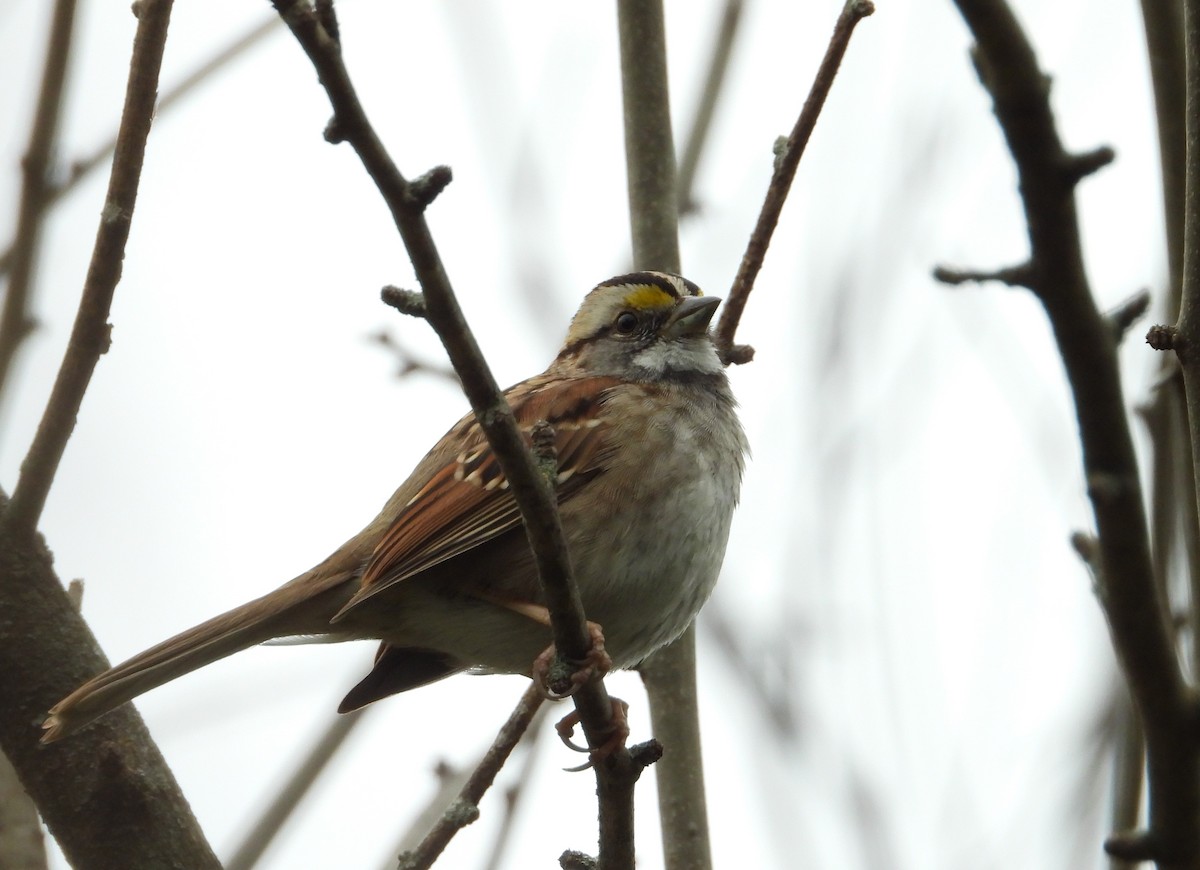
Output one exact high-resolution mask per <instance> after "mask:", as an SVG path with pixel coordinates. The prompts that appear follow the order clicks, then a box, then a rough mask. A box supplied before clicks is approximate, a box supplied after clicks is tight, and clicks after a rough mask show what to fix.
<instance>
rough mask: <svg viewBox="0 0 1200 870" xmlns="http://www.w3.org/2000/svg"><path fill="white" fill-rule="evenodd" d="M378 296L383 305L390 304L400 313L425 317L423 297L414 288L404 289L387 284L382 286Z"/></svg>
mask: <svg viewBox="0 0 1200 870" xmlns="http://www.w3.org/2000/svg"><path fill="white" fill-rule="evenodd" d="M379 297H380V298H381V299H382V300H383V302H384V304H385V305H390V306H392V308H395V309H396V310H397V311H399V312H400V313H401V314H407V315H408V316H409V317H420V318H424V317H425V314H426V309H425V297H424V296H422V295H421V294H420V293H418V292H417V291H416V290H405V289H404V288H403V287H393V286H392V285H390V284H389V285H388V286H386V287H384V288H383V290H382V291H381V292H380V294H379Z"/></svg>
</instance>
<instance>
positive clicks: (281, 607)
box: [42, 575, 356, 743]
mask: <svg viewBox="0 0 1200 870" xmlns="http://www.w3.org/2000/svg"><path fill="white" fill-rule="evenodd" d="M305 581H307V582H305ZM350 581H351V578H350V577H348V576H345V575H342V576H333V577H327V578H318V577H313V576H309V577H298V578H296V580H294V581H292V582H291V583H289V584H287V585H286V586H284V587H282V588H280V589H277V590H275V591H274V592H271V593H269V594H267V595H264V596H263V597H262V598H257V599H255V600H254V601H250V602H247V603H246V604H243V605H241V606H240V607H235V608H234V609H233V610H230V611H227V612H226V613H223V614H221V615H220V616H216V617H213V618H212V619H210V620H208V621H207V622H203V623H201V624H200V625H197V626H195V627H194V628H189V629H188V630H187V631H184V632H182V633H180V634H177V635H175V636H174V637H172V638H170V639H168V640H165V641H163V642H162V643H160V644H158V645H157V646H153V647H151V648H150V649H148V650H146V651H145V652H142V653H138V654H137V655H135V656H134V657H133V658H131V659H129V660H127V661H125V662H122V663H121V664H119V665H117V666H116V667H114V668H111V669H109V670H107V671H105V672H104V673H102V674H98V675H97V676H95V677H93V678H92V679H90V680H88V681H87V682H86V683H84V684H83V685H82V686H80V687H79V688H78V689H76V690H75V691H74V692H72V693H71V694H69V695H68V696H67V697H65V698H63V699H62V700H61V701H59V702H58V703H57V704H55V705H54V706H53V707H51V708H50V714H49V716H47V718H46V721H45V722H44V723H42V728H43V729H44V733H43V734H42V742H43V743H50V742H52V741H54V740H58V739H59V738H61V737H65V736H67V735H68V734H71V733H73V732H75V731H78V730H79V729H80V728H82V727H83V726H85V725H87V724H89V723H91V722H93V721H95V720H96V719H99V718H100V717H101V716H103V715H104V714H105V713H108V712H110V711H111V710H115V709H116V708H117V707H120V706H121V705H122V704H124V703H126V702H127V701H131V700H133V699H134V698H136V697H137V696H138V695H141V694H142V693H143V692H148V691H150V690H151V689H154V688H157V687H158V686H161V685H162V684H163V683H167V682H170V681H171V680H173V679H175V678H176V677H180V676H182V675H184V674H186V673H190V672H191V671H194V670H196V669H197V668H201V667H204V666H205V665H208V664H212V663H213V662H215V661H217V660H219V659H223V658H225V657H226V656H229V655H232V654H233V653H235V652H240V651H241V650H244V649H247V648H249V647H252V646H254V645H256V644H260V643H263V642H264V641H267V640H271V639H272V638H276V637H285V636H290V635H295V634H319V633H327V632H328V624H329V619H330V617H332V616H333V614H335V613H337V611H338V610H339V609H340V608H341V607H342V605H344V604H345V602H346V601H347V600H349V598H350V596H351V595H352V594H353V592H354V588H353V587H354V586H355V585H356V584H354V583H352V582H350Z"/></svg>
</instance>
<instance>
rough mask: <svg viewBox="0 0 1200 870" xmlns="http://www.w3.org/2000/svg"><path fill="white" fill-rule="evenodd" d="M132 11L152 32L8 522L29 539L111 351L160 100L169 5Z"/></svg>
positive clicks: (142, 48)
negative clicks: (95, 376) (75, 307)
mask: <svg viewBox="0 0 1200 870" xmlns="http://www.w3.org/2000/svg"><path fill="white" fill-rule="evenodd" d="M134 8H135V9H136V10H143V11H145V12H146V13H147V16H148V18H149V20H150V21H151V22H152V23H153V24H152V25H145V19H144V18H143V20H142V25H141V26H139V28H138V34H137V36H136V37H135V41H134V56H133V60H132V61H131V63H130V68H129V84H128V87H127V90H126V92H125V108H124V110H123V112H122V115H121V125H120V130H119V132H118V134H117V148H116V156H115V157H114V159H113V166H112V173H111V175H110V176H109V181H108V191H107V193H106V195H105V199H104V207H103V208H102V209H101V212H100V227H99V229H98V230H97V231H96V242H95V247H94V248H93V249H92V259H91V263H90V264H89V265H88V272H87V277H86V279H85V280H84V285H83V294H82V297H81V299H80V301H79V311H78V313H77V314H76V316H75V324H74V326H73V327H72V329H71V338H70V342H69V343H68V345H67V350H66V353H65V354H64V356H63V361H62V366H61V367H60V368H59V370H58V377H57V378H56V379H55V382H54V388H53V389H52V390H51V393H50V399H49V401H48V402H47V403H46V410H45V412H44V413H43V415H42V419H41V422H40V423H39V424H38V430H37V434H36V435H35V436H34V439H33V444H32V445H31V446H30V448H29V452H28V453H27V454H26V456H25V461H24V462H23V463H22V464H21V476H20V478H19V479H18V481H17V486H16V489H15V490H14V492H13V496H12V503H11V504H10V505H9V510H8V515H7V516H6V517H5V521H6V522H8V523H11V524H13V526H14V528H17V529H22V530H25V531H27V532H31V531H32V530H33V529H34V528H35V527H36V526H37V523H38V519H39V517H40V516H41V513H42V508H43V507H44V506H45V503H46V497H47V495H48V494H49V492H50V485H51V484H52V483H53V481H54V475H55V473H56V472H57V471H58V464H59V462H60V461H61V459H62V455H63V452H64V451H65V450H66V448H67V441H68V439H70V437H71V433H72V432H73V431H74V429H75V421H76V417H77V416H78V414H79V407H80V405H81V404H82V403H83V394H84V393H85V392H86V391H87V387H88V384H89V383H90V382H91V379H92V373H93V372H94V371H95V370H96V364H97V363H98V362H99V360H100V355H101V354H103V353H105V352H106V351H107V350H108V346H109V342H110V335H109V329H110V327H109V323H108V313H109V309H110V308H111V306H112V299H113V293H114V292H115V290H116V288H117V282H118V281H120V279H121V263H122V260H123V259H124V257H125V243H126V241H127V240H128V239H129V229H130V227H131V225H132V222H133V209H134V205H135V204H136V202H137V193H138V183H139V181H140V179H141V173H142V162H143V160H144V158H145V153H146V140H147V138H148V137H149V135H150V125H151V122H152V120H153V118H154V100H155V96H156V95H157V93H158V74H159V69H160V67H161V66H162V52H163V46H164V44H165V42H166V31H167V22H168V21H169V20H170V11H171V4H170V2H167V3H162V4H159V3H155V4H144V5H143V4H139V5H137V6H135V7H134Z"/></svg>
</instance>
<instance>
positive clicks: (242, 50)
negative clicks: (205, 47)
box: [0, 15, 279, 275]
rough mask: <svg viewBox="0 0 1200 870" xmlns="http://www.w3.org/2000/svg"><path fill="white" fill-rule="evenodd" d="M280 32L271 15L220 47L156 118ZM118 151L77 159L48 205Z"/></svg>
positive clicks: (0, 261)
mask: <svg viewBox="0 0 1200 870" xmlns="http://www.w3.org/2000/svg"><path fill="white" fill-rule="evenodd" d="M278 29H279V18H278V16H275V15H269V16H267V18H265V19H264V20H263V21H260V22H259V23H258V24H256V25H254V26H253V27H251V28H250V29H249V30H247V31H246V32H245V33H243V34H242V35H241V36H239V37H237V38H236V39H235V40H234V41H233V42H231V43H229V44H228V45H226V46H224V47H223V48H221V49H220V50H219V51H217V52H216V54H214V55H213V56H212V57H210V58H209V59H208V60H206V61H204V62H203V63H201V64H200V65H199V66H197V67H196V68H195V69H194V70H192V71H191V72H190V73H188V74H187V75H186V76H184V78H183V79H182V80H181V81H180V82H179V83H178V84H176V85H175V86H174V87H172V88H171V89H170V90H167V91H163V93H162V95H161V96H160V97H159V99H158V106H157V107H156V108H155V110H154V116H155V117H156V118H161V117H162V116H163V115H164V114H166V113H167V112H168V111H170V110H171V109H172V108H174V107H175V106H176V105H177V104H178V103H179V102H181V101H182V100H183V99H184V98H185V97H188V96H190V95H191V93H192V91H194V90H196V89H197V88H198V87H200V86H201V85H203V84H205V83H206V82H208V81H209V80H210V79H211V78H212V77H213V76H214V75H215V74H216V73H218V72H220V71H221V70H222V69H223V68H224V67H226V66H228V65H230V64H231V63H233V62H234V61H236V60H237V59H238V58H240V57H242V56H243V55H244V54H246V53H247V52H248V51H249V50H250V49H252V48H254V47H255V46H256V45H258V44H259V43H260V42H262V41H263V39H265V38H266V37H267V36H269V35H270V34H271V33H272V32H274V31H276V30H278ZM116 148H117V138H116V136H113V137H112V138H111V139H108V140H107V141H105V142H102V143H101V144H100V145H98V146H96V147H94V148H93V149H92V150H91V152H90V153H88V154H86V155H85V156H83V157H77V158H75V159H74V160H72V161H71V162H70V164H69V165H68V167H67V170H68V172H67V177H66V178H65V179H64V180H63V181H61V182H59V183H58V184H54V185H52V186H48V187H47V189H46V196H47V201H46V204H47V205H54V204H56V203H57V202H58V201H59V200H60V199H62V198H63V197H64V196H66V195H67V194H68V193H70V192H71V191H72V190H74V189H75V188H76V187H77V186H78V185H79V183H80V182H81V181H83V179H85V178H87V177H88V176H89V175H91V174H92V172H94V171H95V170H97V169H99V168H100V167H101V166H104V165H106V164H107V163H108V161H109V159H110V158H111V157H112V155H113V152H114V151H115V150H116ZM15 250H16V249H15V242H14V243H13V244H11V245H9V247H8V250H6V251H4V252H3V253H0V275H4V274H5V273H6V272H8V271H9V270H10V269H12V268H13V258H14V255H15Z"/></svg>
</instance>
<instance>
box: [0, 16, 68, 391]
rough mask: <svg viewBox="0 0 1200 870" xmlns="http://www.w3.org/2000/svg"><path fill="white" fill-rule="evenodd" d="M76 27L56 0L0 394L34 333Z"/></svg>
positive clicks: (0, 356)
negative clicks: (35, 286)
mask: <svg viewBox="0 0 1200 870" xmlns="http://www.w3.org/2000/svg"><path fill="white" fill-rule="evenodd" d="M74 29H75V0H55V3H54V13H53V16H52V18H51V21H50V40H49V43H48V44H47V46H46V65H45V68H44V69H43V70H42V86H41V90H40V91H39V92H38V99H37V108H36V110H35V111H34V116H33V127H32V129H31V130H30V133H29V145H28V146H27V147H26V149H25V157H24V159H23V160H22V161H21V170H22V175H23V177H22V185H21V200H20V205H19V207H18V209H17V230H16V235H15V237H14V239H13V244H12V249H11V256H12V259H11V268H12V272H11V274H10V275H9V278H8V287H7V289H6V291H5V295H4V305H3V308H2V309H0V398H2V397H3V396H4V393H5V388H6V387H7V385H8V380H9V376H10V375H11V373H12V364H13V360H14V359H15V358H16V355H17V349H18V348H19V347H20V345H21V342H22V341H24V340H25V338H26V336H28V335H29V333H30V332H32V331H33V328H34V323H33V320H32V319H31V317H30V314H29V294H30V289H31V285H32V282H33V267H34V263H35V262H36V260H37V251H38V242H39V240H40V238H41V228H42V216H43V215H44V214H45V211H46V208H47V206H49V204H50V183H49V180H48V178H47V175H48V171H49V168H50V156H51V154H52V152H53V150H54V144H55V140H56V139H57V137H58V119H59V115H60V114H61V110H62V103H63V91H64V90H65V89H66V83H67V61H68V60H69V59H70V56H71V36H72V33H73V32H74Z"/></svg>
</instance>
